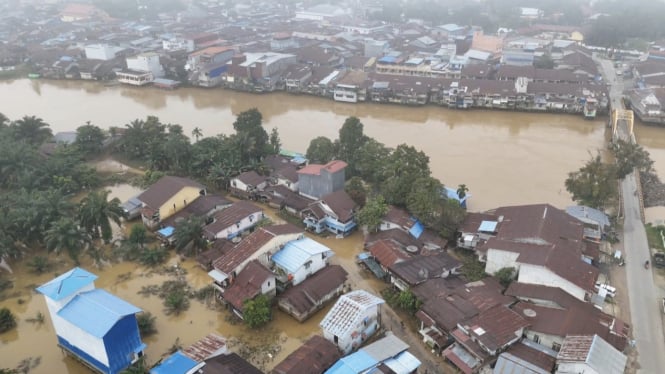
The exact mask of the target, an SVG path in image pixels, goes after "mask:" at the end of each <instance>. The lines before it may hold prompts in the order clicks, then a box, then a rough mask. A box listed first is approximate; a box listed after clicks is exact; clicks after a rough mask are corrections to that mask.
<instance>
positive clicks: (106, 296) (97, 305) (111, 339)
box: [37, 267, 146, 374]
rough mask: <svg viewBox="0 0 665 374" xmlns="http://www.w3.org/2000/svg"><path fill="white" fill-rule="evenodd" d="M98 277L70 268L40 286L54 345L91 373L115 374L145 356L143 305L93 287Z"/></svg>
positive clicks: (79, 269)
mask: <svg viewBox="0 0 665 374" xmlns="http://www.w3.org/2000/svg"><path fill="white" fill-rule="evenodd" d="M95 279H97V276H96V275H94V274H92V273H89V272H87V271H85V270H83V269H81V268H78V267H77V268H74V269H72V270H70V271H68V272H66V273H64V274H62V275H60V276H59V277H57V278H55V279H53V280H51V281H49V282H47V283H45V284H43V285H41V286H40V287H38V288H37V292H39V293H41V294H42V295H44V297H45V299H46V306H47V307H48V310H49V314H50V316H51V321H52V323H53V328H54V330H55V333H56V336H57V339H58V346H60V347H61V348H62V349H63V350H64V351H65V352H66V353H67V354H69V355H72V356H73V357H75V358H76V359H78V360H79V361H80V362H82V363H83V364H85V365H86V366H88V367H89V368H90V369H93V370H94V371H95V372H98V373H104V374H115V373H119V372H121V371H123V370H124V369H126V368H127V367H128V366H130V365H131V364H133V363H135V362H136V361H138V359H139V358H141V357H142V356H143V351H144V350H145V348H146V345H145V344H144V343H143V342H142V341H141V336H140V334H139V328H138V323H137V321H136V313H139V312H140V311H141V309H139V308H137V307H135V306H134V305H132V304H130V303H128V302H126V301H124V300H122V299H120V298H118V297H116V296H114V295H112V294H110V293H108V292H106V291H105V290H102V289H96V288H95V284H94V281H95Z"/></svg>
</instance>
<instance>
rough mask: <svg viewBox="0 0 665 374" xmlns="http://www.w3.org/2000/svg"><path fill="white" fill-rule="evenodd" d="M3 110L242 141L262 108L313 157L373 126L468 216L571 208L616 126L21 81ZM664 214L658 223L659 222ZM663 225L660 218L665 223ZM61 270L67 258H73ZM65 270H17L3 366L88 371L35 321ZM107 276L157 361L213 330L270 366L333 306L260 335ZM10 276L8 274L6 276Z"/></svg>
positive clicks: (128, 191) (195, 271)
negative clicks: (532, 207) (448, 190)
mask: <svg viewBox="0 0 665 374" xmlns="http://www.w3.org/2000/svg"><path fill="white" fill-rule="evenodd" d="M0 103H1V104H0V112H2V113H4V114H5V115H6V116H8V117H9V118H10V119H17V118H19V117H21V116H23V115H36V116H39V117H41V118H43V119H44V120H45V121H46V122H47V123H49V124H51V127H52V129H53V131H54V132H58V131H71V130H74V129H75V128H76V127H77V126H79V125H82V124H84V123H85V122H86V121H88V120H89V121H91V122H92V123H94V124H96V125H98V126H100V127H103V128H108V127H109V126H123V125H124V124H126V123H128V122H130V121H131V120H133V119H136V118H143V117H145V116H147V115H156V116H158V117H159V118H160V119H161V120H162V121H163V122H166V123H178V124H180V125H182V126H183V128H184V129H185V133H186V134H189V133H191V130H192V129H193V128H194V127H199V128H201V129H202V130H203V133H204V135H205V136H211V135H215V134H219V133H231V132H232V131H233V127H232V123H233V121H234V119H235V116H236V115H237V114H238V113H240V112H241V111H244V110H247V109H249V108H252V107H257V108H258V109H259V110H260V111H261V113H262V114H263V116H264V123H265V126H266V128H267V129H268V130H269V129H270V128H272V127H276V128H278V129H279V132H280V136H281V140H282V143H283V146H284V147H285V148H287V149H290V150H294V151H300V152H304V151H305V150H306V148H307V146H308V144H309V141H310V140H311V139H312V138H314V137H316V136H321V135H323V136H327V137H330V138H335V137H336V136H337V132H338V130H339V128H340V126H341V125H342V123H343V122H344V120H345V119H346V117H348V116H352V115H353V116H357V117H359V118H360V119H361V121H362V122H363V123H364V124H365V132H366V134H367V135H369V136H372V137H374V138H376V139H377V140H379V141H381V142H383V143H385V144H387V145H389V146H396V145H398V144H400V143H407V144H410V145H413V146H415V147H417V148H419V149H421V150H423V151H424V152H425V153H427V154H428V155H429V157H430V160H431V167H432V171H433V174H434V176H435V177H437V178H439V179H441V181H442V182H443V183H445V184H446V185H448V186H451V187H456V186H457V185H458V184H461V183H464V184H466V185H467V186H468V187H469V188H470V190H471V191H470V193H471V194H472V195H473V197H472V198H471V200H470V203H469V209H470V210H473V211H479V210H486V209H490V208H494V207H497V206H501V205H513V204H525V203H541V202H549V203H551V204H553V205H555V206H558V207H565V206H566V205H569V204H570V196H569V195H568V193H567V192H566V191H565V188H564V180H565V178H566V176H567V173H568V172H570V171H573V170H576V169H578V168H579V167H580V166H581V165H582V164H583V163H584V162H585V161H586V160H588V159H589V157H590V154H593V153H595V151H596V150H597V149H599V148H602V147H603V146H604V142H605V139H606V136H607V134H606V128H605V126H604V123H605V119H599V120H596V121H584V120H583V119H582V118H580V117H576V116H565V115H549V114H527V113H511V112H490V111H468V112H465V111H452V110H447V109H443V108H438V107H422V108H408V107H401V106H388V105H374V104H340V103H335V102H332V101H328V100H325V99H320V98H314V97H307V96H291V95H286V94H271V95H252V94H244V93H237V92H231V91H224V90H204V89H179V90H176V91H173V92H165V91H159V90H155V89H151V88H144V89H136V88H130V87H104V86H102V85H100V84H96V83H82V82H66V81H60V82H54V81H29V80H17V81H11V82H7V81H5V82H0ZM636 134H637V137H638V139H639V141H640V143H641V144H642V145H643V146H645V148H646V149H647V150H648V151H649V152H650V153H651V155H652V158H653V159H654V160H655V161H656V169H657V170H658V171H659V174H660V176H661V177H663V176H664V175H665V129H658V128H650V127H643V126H639V125H638V126H637V129H636ZM109 189H110V190H111V197H118V198H120V199H121V200H123V201H124V200H126V199H127V198H129V197H131V196H134V195H135V194H136V193H138V192H139V190H138V189H136V188H134V187H131V186H128V185H118V186H112V187H110V188H109ZM660 214H661V213H660V211H659V212H658V213H657V214H656V215H657V216H660ZM663 214H665V212H663ZM657 218H658V217H653V219H657ZM316 240H319V241H321V242H323V243H324V244H326V245H328V246H330V247H331V248H332V249H333V250H335V252H336V254H337V256H336V257H335V258H334V262H336V263H340V264H342V265H344V266H345V267H346V268H347V269H352V268H353V266H355V265H354V264H353V258H354V256H355V254H356V253H358V251H359V250H360V248H361V247H362V238H361V235H360V234H359V233H356V234H354V235H352V236H351V237H349V238H346V239H344V240H336V239H321V238H316ZM59 260H60V261H66V259H65V257H64V256H62V257H61V258H60V259H59ZM176 264H178V265H179V266H181V267H183V268H185V269H186V270H187V272H188V275H187V279H188V281H189V282H190V284H191V285H192V287H194V288H201V287H203V286H205V285H207V284H208V283H209V280H208V277H207V275H206V274H205V272H204V271H203V270H202V269H200V268H198V267H197V265H196V264H195V263H194V262H193V261H186V262H184V263H181V262H179V259H178V258H176V257H174V258H171V259H170V260H169V265H170V266H174V265H176ZM71 266H72V265H71V263H61V264H60V265H59V266H58V267H57V268H55V269H52V270H51V271H50V272H49V273H48V274H43V275H35V274H33V273H31V272H30V271H29V269H28V268H27V267H26V266H25V264H23V263H18V264H14V275H12V276H10V277H9V278H10V279H12V280H13V281H14V287H13V288H12V289H11V290H9V291H6V293H5V296H8V297H7V298H5V299H4V300H3V301H0V307H4V306H7V307H9V308H10V309H11V310H12V312H13V313H14V314H16V315H17V316H18V328H16V329H14V330H12V331H11V332H8V333H5V334H2V335H0V368H1V367H15V366H16V365H17V364H18V363H19V362H20V361H21V359H24V358H27V357H30V356H32V357H41V364H40V365H39V366H37V367H36V368H35V369H34V370H33V371H32V372H33V373H87V371H86V370H85V369H83V368H82V367H81V366H80V365H79V364H78V363H76V362H74V361H73V360H71V359H66V358H65V357H64V355H62V353H61V352H60V351H59V349H58V348H57V347H56V338H55V335H54V332H53V329H52V327H51V325H50V320H49V319H48V317H47V318H46V321H45V322H44V323H43V324H41V325H40V324H34V323H31V322H28V321H26V320H27V319H30V318H33V317H34V316H36V315H37V313H38V312H42V313H43V314H47V313H46V306H45V303H44V300H43V297H42V296H41V295H37V294H36V293H35V292H34V291H33V289H34V288H35V286H37V285H40V284H42V283H43V282H46V281H48V280H50V279H52V278H53V277H54V274H55V273H62V272H64V271H66V270H68V269H69V268H71ZM82 266H83V267H85V268H86V269H88V270H90V271H92V272H94V273H96V274H97V275H99V279H98V280H97V282H96V285H97V287H103V288H106V289H107V290H109V291H110V292H112V293H115V294H117V295H118V296H120V297H122V298H124V299H126V300H128V301H130V302H132V303H134V304H135V305H137V306H138V307H140V308H142V309H144V310H147V311H150V312H151V313H152V314H153V315H155V316H157V329H158V331H159V332H158V334H157V335H156V336H153V337H150V338H147V339H145V341H146V343H147V344H148V350H147V353H148V355H149V356H148V357H149V361H150V362H155V361H157V360H158V359H159V357H160V356H161V355H162V354H163V353H164V352H166V351H167V350H168V349H169V348H170V347H171V346H172V345H173V343H174V342H175V341H176V339H178V338H179V341H180V343H181V344H182V345H185V346H186V345H188V344H191V343H193V342H194V341H195V340H197V339H199V338H201V337H203V336H204V335H206V334H207V333H208V332H212V331H216V332H218V333H219V334H220V335H223V336H225V337H227V338H237V339H240V340H242V341H246V342H248V343H250V344H253V345H261V344H267V343H275V342H278V343H279V344H280V345H281V346H282V350H281V352H279V353H278V354H276V355H274V360H273V361H270V360H266V361H267V362H266V364H265V367H266V368H271V367H272V366H273V365H274V364H276V363H277V362H279V361H280V360H281V359H282V358H284V357H285V356H286V355H287V354H288V353H290V352H291V351H293V350H294V349H295V348H296V347H297V346H299V344H300V342H301V341H303V340H304V339H306V338H307V337H308V336H310V335H311V334H312V333H317V332H318V331H319V328H318V323H319V322H320V321H321V319H322V318H323V316H324V315H325V313H326V312H327V309H328V308H326V309H324V310H322V311H320V312H319V313H318V314H317V315H315V316H313V317H312V318H311V319H309V320H308V321H307V322H306V323H304V324H300V323H298V322H296V321H295V320H294V319H292V318H290V317H289V316H286V315H284V314H283V313H281V312H279V311H277V310H275V320H274V321H273V322H271V324H270V325H269V327H268V328H267V329H263V330H261V331H258V332H256V331H252V330H248V329H246V328H245V327H244V326H242V325H237V324H232V323H230V322H229V320H228V316H229V314H230V313H229V312H228V311H213V310H210V309H209V308H208V307H207V306H205V305H204V304H202V303H200V302H198V301H196V300H192V302H191V306H190V309H189V311H188V312H187V313H185V314H183V315H181V316H167V315H165V314H164V313H163V306H162V301H161V300H160V299H158V298H157V297H155V296H149V297H144V296H141V295H139V294H138V293H137V292H138V291H139V290H140V289H141V287H143V286H147V285H153V284H160V283H161V282H163V281H164V280H166V279H167V278H168V276H167V275H163V274H162V275H160V274H155V273H153V272H151V271H150V270H149V269H146V268H143V267H140V266H137V265H136V264H133V263H120V264H117V265H114V266H113V267H106V268H103V269H96V268H95V267H94V265H92V264H91V263H90V261H89V260H88V259H87V258H86V259H85V260H84V261H83V264H82ZM3 277H4V278H7V276H6V274H4V275H3ZM349 277H350V281H351V282H352V283H353V284H354V285H355V286H361V287H364V288H367V289H374V290H378V289H380V288H381V287H382V285H381V284H380V283H379V282H377V281H375V280H373V279H369V277H366V276H365V274H362V273H360V272H352V273H351V274H349Z"/></svg>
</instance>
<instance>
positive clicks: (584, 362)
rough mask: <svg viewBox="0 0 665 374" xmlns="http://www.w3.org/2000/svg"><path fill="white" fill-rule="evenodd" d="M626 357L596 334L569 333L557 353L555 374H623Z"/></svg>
mask: <svg viewBox="0 0 665 374" xmlns="http://www.w3.org/2000/svg"><path fill="white" fill-rule="evenodd" d="M627 361H628V358H627V357H626V355H624V354H623V353H621V352H619V351H618V350H617V349H616V348H614V347H612V345H611V344H610V343H608V342H606V341H605V340H603V339H602V338H600V337H599V336H598V335H593V336H591V335H586V336H585V335H571V336H567V337H566V340H564V341H563V345H562V346H561V350H560V351H559V354H558V355H557V358H556V362H557V371H556V374H578V373H584V374H623V373H624V370H626V362H627Z"/></svg>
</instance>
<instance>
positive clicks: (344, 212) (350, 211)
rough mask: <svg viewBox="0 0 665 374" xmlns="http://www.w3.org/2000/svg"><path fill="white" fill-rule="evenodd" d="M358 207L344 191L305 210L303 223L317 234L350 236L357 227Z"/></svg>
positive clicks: (327, 196) (326, 197) (327, 197)
mask: <svg viewBox="0 0 665 374" xmlns="http://www.w3.org/2000/svg"><path fill="white" fill-rule="evenodd" d="M356 208H357V205H356V203H355V202H354V201H353V199H351V197H350V196H349V195H348V194H347V193H346V191H344V190H340V191H337V192H333V193H331V194H328V195H326V196H324V197H323V198H321V200H319V201H317V202H314V203H312V204H310V205H309V206H308V207H307V209H305V210H303V216H304V217H305V219H304V220H303V223H304V224H305V226H306V227H307V229H308V230H312V231H314V232H315V233H317V234H320V233H322V232H324V231H329V232H331V233H333V234H335V235H340V236H346V235H349V234H350V233H351V232H352V231H353V230H354V229H355V228H356V226H357V223H356V214H355V213H356Z"/></svg>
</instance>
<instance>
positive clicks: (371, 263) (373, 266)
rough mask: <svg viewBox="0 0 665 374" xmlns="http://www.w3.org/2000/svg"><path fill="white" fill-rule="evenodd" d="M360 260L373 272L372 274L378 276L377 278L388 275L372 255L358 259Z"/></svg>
mask: <svg viewBox="0 0 665 374" xmlns="http://www.w3.org/2000/svg"><path fill="white" fill-rule="evenodd" d="M360 261H362V262H363V264H365V265H367V267H368V268H369V270H370V271H371V272H372V273H374V275H375V276H376V277H377V278H379V279H384V278H385V277H386V275H388V274H387V273H386V272H385V271H383V269H382V268H381V265H379V263H378V262H376V260H374V258H372V257H367V258H365V259H360Z"/></svg>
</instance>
